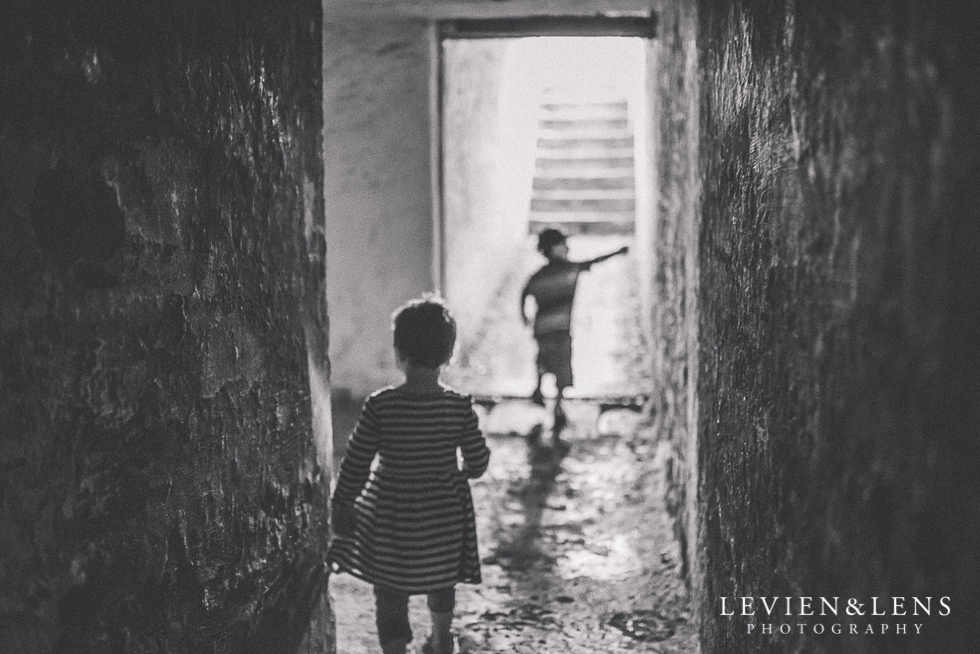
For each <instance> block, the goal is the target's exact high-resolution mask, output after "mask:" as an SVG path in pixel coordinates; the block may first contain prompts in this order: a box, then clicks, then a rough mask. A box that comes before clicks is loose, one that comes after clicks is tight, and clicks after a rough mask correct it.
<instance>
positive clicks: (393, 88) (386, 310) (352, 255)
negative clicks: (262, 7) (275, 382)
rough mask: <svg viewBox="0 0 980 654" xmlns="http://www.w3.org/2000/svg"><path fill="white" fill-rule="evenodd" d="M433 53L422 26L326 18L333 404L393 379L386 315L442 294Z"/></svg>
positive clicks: (413, 21) (388, 20)
mask: <svg viewBox="0 0 980 654" xmlns="http://www.w3.org/2000/svg"><path fill="white" fill-rule="evenodd" d="M430 47H431V40H430V36H429V27H428V25H427V23H426V22H425V21H423V20H417V19H402V18H398V17H391V16H386V17H383V18H382V17H373V18H343V17H330V18H328V19H327V20H325V21H324V54H323V79H324V112H325V113H324V121H325V125H324V134H325V142H324V166H325V170H326V175H325V180H324V189H325V190H324V197H325V207H326V220H327V238H328V240H329V242H330V244H331V248H332V251H333V255H332V256H331V257H330V258H329V261H328V269H327V279H328V284H327V295H328V299H329V303H330V324H331V343H330V356H331V381H332V385H333V388H334V390H335V391H337V394H338V395H343V394H345V393H349V394H351V395H353V397H355V398H363V397H364V396H365V395H367V394H368V393H370V392H371V391H374V390H376V389H377V388H379V387H381V386H384V385H386V384H391V383H394V382H397V381H398V379H399V378H400V375H399V372H398V370H397V368H396V367H395V358H394V354H393V353H392V345H391V313H392V311H394V310H395V309H396V308H397V307H398V306H399V305H401V304H403V303H404V302H406V301H407V300H410V299H412V298H413V297H418V296H419V295H420V294H421V293H423V292H426V291H432V290H434V289H435V287H436V280H435V279H434V278H433V269H434V267H433V259H432V257H433V240H434V237H433V235H434V231H433V230H434V227H433V217H434V213H433V206H432V199H433V193H432V175H431V167H432V166H431V159H430V158H431V156H432V155H431V142H432V139H431V134H430V125H431V123H430V99H429V89H430V82H429V75H430V72H431V67H430ZM433 120H434V119H433ZM355 404H357V405H358V406H359V402H358V401H357V400H355Z"/></svg>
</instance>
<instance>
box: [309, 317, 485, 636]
mask: <svg viewBox="0 0 980 654" xmlns="http://www.w3.org/2000/svg"><path fill="white" fill-rule="evenodd" d="M455 340H456V323H455V321H454V320H453V318H452V316H451V315H450V314H449V311H448V310H447V309H446V308H445V306H443V304H442V303H441V302H439V301H437V300H433V299H422V300H413V301H412V302H409V303H408V304H406V305H405V306H403V307H401V308H400V309H399V310H398V311H396V312H395V314H394V345H395V358H396V359H397V362H398V367H399V368H400V369H401V371H402V372H403V373H404V374H405V383H404V384H402V385H401V386H398V387H396V388H392V387H387V388H383V389H381V390H379V391H376V392H375V393H373V394H372V395H371V396H370V397H368V399H367V401H366V402H365V403H364V408H363V411H362V413H361V417H360V419H359V420H358V423H357V426H356V427H355V428H354V431H353V432H352V433H351V436H350V439H349V441H348V445H347V452H346V454H345V456H344V459H343V462H342V463H341V466H340V476H339V478H338V480H337V487H336V490H335V491H334V495H333V500H332V513H333V524H334V532H335V535H336V538H334V540H333V542H332V543H331V545H330V550H329V555H328V556H329V560H330V563H331V568H332V570H333V571H335V572H347V573H350V574H352V575H354V576H356V577H359V578H360V579H363V580H365V581H367V582H369V583H371V584H373V585H374V595H375V606H376V609H377V615H376V621H377V627H378V639H379V640H380V642H381V649H382V651H383V652H384V654H403V653H404V652H405V648H406V646H407V644H408V643H409V642H410V641H411V640H412V630H411V628H410V626H409V622H408V598H409V596H410V595H422V594H425V595H427V596H428V597H427V600H428V606H429V612H430V614H431V617H432V633H431V635H430V637H429V639H428V641H427V642H426V643H425V645H424V646H423V649H422V651H423V652H426V653H427V654H449V653H450V652H452V651H453V638H452V634H451V631H450V627H451V624H452V618H453V610H454V608H455V585H456V584H457V583H459V582H463V583H473V584H475V583H479V582H480V558H479V555H478V553H477V544H476V519H475V515H474V512H473V500H472V497H471V495H470V488H469V482H468V479H473V478H476V477H479V476H480V475H482V474H483V472H484V471H485V470H486V468H487V463H488V462H489V460H490V450H489V449H488V448H487V444H486V441H485V440H484V438H483V435H482V434H481V433H480V430H479V427H478V425H477V417H476V414H475V413H474V412H473V400H472V398H471V397H469V396H466V395H460V394H459V393H457V392H455V391H453V390H451V389H449V388H446V387H445V386H443V385H442V384H440V383H439V371H440V368H441V367H442V366H443V365H444V364H446V363H447V362H448V361H449V358H450V356H451V355H452V352H453V345H454V343H455ZM457 452H459V453H461V454H462V466H460V464H459V463H458V458H457ZM375 456H377V458H378V462H377V464H376V465H375V467H374V469H373V470H372V462H373V461H374V460H375Z"/></svg>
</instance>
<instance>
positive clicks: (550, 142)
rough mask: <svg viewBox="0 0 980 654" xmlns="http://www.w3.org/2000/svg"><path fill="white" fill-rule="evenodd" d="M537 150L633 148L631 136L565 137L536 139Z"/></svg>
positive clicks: (541, 137) (540, 137)
mask: <svg viewBox="0 0 980 654" xmlns="http://www.w3.org/2000/svg"><path fill="white" fill-rule="evenodd" d="M538 148H539V149H541V150H577V149H582V150H603V149H613V150H615V149H629V150H632V148H633V137H632V136H619V137H602V136H591V137H588V136H586V137H581V136H579V137H567V136H557V137H556V136H548V137H543V136H539V137H538Z"/></svg>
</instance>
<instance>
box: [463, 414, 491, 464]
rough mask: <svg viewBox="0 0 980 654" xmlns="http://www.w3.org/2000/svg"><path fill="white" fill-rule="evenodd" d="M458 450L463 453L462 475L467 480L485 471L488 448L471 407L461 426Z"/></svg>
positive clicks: (488, 455)
mask: <svg viewBox="0 0 980 654" xmlns="http://www.w3.org/2000/svg"><path fill="white" fill-rule="evenodd" d="M459 449H460V451H461V452H462V453H463V470H462V472H463V474H464V475H466V476H467V477H468V478H469V479H476V478H477V477H479V476H480V475H482V474H483V473H484V472H485V471H486V469H487V465H488V464H489V463H490V448H488V447H487V441H486V439H485V438H484V437H483V433H482V432H481V431H480V424H479V421H478V420H477V418H476V413H475V412H474V411H473V409H472V407H471V408H470V412H469V415H468V416H467V417H466V422H465V424H464V426H463V435H462V438H461V439H460V444H459Z"/></svg>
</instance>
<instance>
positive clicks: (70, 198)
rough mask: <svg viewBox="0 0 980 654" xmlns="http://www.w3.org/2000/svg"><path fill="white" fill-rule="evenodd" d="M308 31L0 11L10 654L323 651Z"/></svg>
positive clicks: (162, 11) (250, 15)
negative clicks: (312, 627) (315, 628)
mask: <svg viewBox="0 0 980 654" xmlns="http://www.w3.org/2000/svg"><path fill="white" fill-rule="evenodd" d="M319 15H320V7H319V3H317V2H312V1H309V0H284V2H281V3H262V2H257V1H254V0H244V1H241V2H230V1H229V2H208V3H203V2H198V1H197V0H164V1H155V2H144V1H142V0H138V1H136V2H126V1H122V0H96V1H94V2H85V3H82V2H73V1H70V0H18V1H16V2H5V3H3V8H2V9H0V30H2V35H0V55H2V56H0V87H2V89H3V92H2V95H0V398H2V405H0V651H2V652H5V653H7V652H9V653H12V654H13V653H21V652H25V653H27V652H31V653H34V652H37V653H40V652H64V653H69V652H70V653H73V654H74V653H85V652H93V653H94V652H124V651H125V652H133V653H137V652H171V653H179V652H249V651H254V652H264V653H265V652H295V651H298V650H300V649H301V648H302V649H305V650H306V651H328V647H331V646H329V645H327V644H326V641H327V640H329V628H328V626H327V623H328V622H329V616H328V613H327V612H328V611H329V607H328V606H327V605H326V604H325V603H324V600H323V599H322V594H321V589H322V587H323V581H324V579H323V572H322V553H323V548H324V545H325V538H324V536H325V527H324V524H323V520H324V518H325V515H326V507H325V493H326V487H325V484H324V482H325V479H327V478H328V475H327V474H326V470H324V467H325V466H326V465H328V463H327V462H328V461H329V451H326V450H325V449H324V448H329V445H328V444H326V445H323V446H318V444H319V443H327V439H325V438H324V437H323V434H322V433H321V434H319V435H317V434H316V433H315V432H316V429H315V428H316V425H314V414H313V410H312V404H311V403H312V402H313V400H314V399H315V398H311V393H310V377H311V375H315V376H317V378H318V379H319V378H325V377H326V331H325V330H326V301H325V290H324V275H325V256H326V255H325V241H324V236H323V229H322V224H321V223H322V212H323V200H322V190H321V184H322V164H321V158H320V157H321V126H322V109H321V82H320V79H321V77H320V75H321V69H320V56H321V55H320V51H321V47H320V44H321V27H320V22H321V21H320V18H319ZM311 620H312V621H313V622H314V623H317V624H319V627H320V629H321V631H320V632H318V633H317V634H316V635H315V637H311V636H309V635H308V634H307V629H308V625H309V624H310V622H311ZM329 651H332V650H329Z"/></svg>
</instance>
